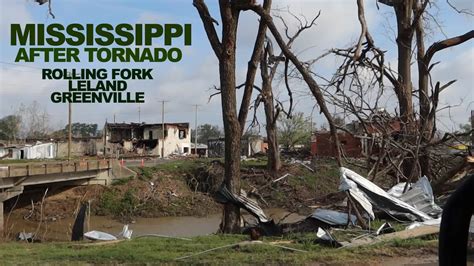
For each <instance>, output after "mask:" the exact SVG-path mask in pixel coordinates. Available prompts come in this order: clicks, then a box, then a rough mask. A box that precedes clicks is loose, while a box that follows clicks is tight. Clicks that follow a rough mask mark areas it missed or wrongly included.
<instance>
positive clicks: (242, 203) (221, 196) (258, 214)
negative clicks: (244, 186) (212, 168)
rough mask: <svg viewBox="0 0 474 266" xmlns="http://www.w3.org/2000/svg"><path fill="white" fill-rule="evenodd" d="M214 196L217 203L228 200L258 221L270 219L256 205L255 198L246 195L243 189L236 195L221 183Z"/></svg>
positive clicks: (268, 220) (263, 221)
mask: <svg viewBox="0 0 474 266" xmlns="http://www.w3.org/2000/svg"><path fill="white" fill-rule="evenodd" d="M215 196H216V197H215V198H216V200H217V202H219V203H227V202H229V201H230V202H232V203H234V204H236V205H237V206H239V207H240V208H243V209H245V210H246V211H248V212H249V213H250V214H251V215H253V216H254V217H255V218H257V219H258V221H259V222H260V223H267V222H270V221H271V219H269V218H267V216H266V215H265V213H264V212H263V210H262V208H260V206H258V203H257V202H256V201H255V200H253V199H251V198H248V197H247V193H245V191H244V190H241V191H240V195H237V194H233V193H231V192H230V191H229V190H228V189H227V188H226V187H225V186H224V185H221V186H220V188H219V190H218V191H217V193H216V195H215Z"/></svg>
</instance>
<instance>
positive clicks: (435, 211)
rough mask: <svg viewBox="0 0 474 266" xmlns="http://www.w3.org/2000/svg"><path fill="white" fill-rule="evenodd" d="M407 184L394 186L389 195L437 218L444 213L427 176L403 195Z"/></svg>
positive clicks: (411, 185)
mask: <svg viewBox="0 0 474 266" xmlns="http://www.w3.org/2000/svg"><path fill="white" fill-rule="evenodd" d="M405 186H406V183H405V182H403V183H399V184H397V185H395V186H393V187H392V188H391V189H390V190H389V191H388V192H387V193H388V194H390V195H392V196H394V197H396V198H398V199H400V200H402V201H403V202H406V203H408V204H410V205H411V206H413V207H415V208H416V209H418V210H420V211H422V212H424V213H426V214H428V215H430V216H431V217H433V218H437V217H439V216H440V215H441V213H442V212H443V209H441V208H440V207H439V206H438V205H437V204H436V203H435V202H434V195H433V189H432V188H431V184H430V181H429V180H428V178H427V177H426V176H422V177H421V178H420V179H418V181H417V182H416V183H415V184H409V186H408V187H409V188H410V189H409V190H407V191H406V192H405V193H403V189H404V188H405Z"/></svg>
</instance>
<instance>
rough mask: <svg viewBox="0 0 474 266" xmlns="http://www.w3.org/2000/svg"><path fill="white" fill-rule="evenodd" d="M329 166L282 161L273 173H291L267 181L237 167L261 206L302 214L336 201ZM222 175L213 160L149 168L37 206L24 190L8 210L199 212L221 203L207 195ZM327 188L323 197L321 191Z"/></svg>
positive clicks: (36, 215) (257, 171) (41, 213)
mask: <svg viewBox="0 0 474 266" xmlns="http://www.w3.org/2000/svg"><path fill="white" fill-rule="evenodd" d="M330 171H334V170H333V169H331V168H330V167H326V166H324V165H321V166H320V167H318V171H317V172H316V173H311V172H309V171H308V170H307V169H305V168H304V167H302V166H300V165H286V166H284V167H283V168H282V169H281V171H280V173H279V174H278V176H280V177H281V176H283V175H284V174H286V173H290V174H291V175H290V176H288V177H286V178H284V179H282V180H280V181H278V182H272V180H273V178H271V177H270V176H268V175H267V174H266V172H265V171H264V169H262V168H261V167H260V168H245V169H243V170H242V189H244V190H245V191H246V192H247V193H248V195H249V196H250V197H253V198H255V199H257V200H258V202H259V203H260V205H261V207H262V208H264V209H265V208H283V209H286V210H288V211H290V212H295V213H300V214H304V215H306V214H309V212H310V211H311V208H310V206H313V207H314V206H324V205H328V204H332V203H334V202H336V201H339V200H342V198H343V195H340V194H339V193H334V192H335V191H337V186H338V183H339V179H338V178H337V177H336V178H335V177H334V173H330ZM223 176H224V168H223V165H222V163H220V162H218V161H215V162H211V163H209V164H206V165H202V164H201V165H200V166H199V167H196V168H193V169H192V170H191V172H187V173H174V172H165V171H163V170H156V169H155V170H154V171H152V174H151V176H150V174H149V173H148V174H147V175H145V174H139V175H138V177H137V178H135V179H132V180H122V182H120V183H121V184H115V185H112V186H109V187H104V186H101V185H91V186H80V187H73V188H70V187H69V188H68V187H66V188H61V189H57V190H56V191H48V196H47V197H46V199H45V201H44V204H43V208H41V198H42V194H43V192H39V193H38V192H36V193H34V194H35V197H34V198H32V200H33V202H34V204H33V205H32V204H31V203H30V202H29V201H30V200H29V197H28V196H27V195H26V194H25V195H24V196H23V198H24V199H23V200H25V198H26V199H27V202H24V203H23V204H18V205H17V206H15V208H14V212H15V214H16V215H21V216H23V217H25V218H26V219H28V220H33V221H38V220H40V218H41V217H43V219H47V220H52V221H54V220H57V219H61V218H65V217H74V216H75V214H76V213H77V210H78V209H79V206H80V204H81V202H88V201H89V202H90V203H91V212H92V213H93V214H97V215H114V216H116V217H117V218H119V219H129V218H131V217H162V216H204V215H207V214H211V213H218V212H220V210H221V205H220V204H218V203H216V202H215V201H214V200H213V198H212V195H213V193H215V192H216V191H217V189H218V188H219V186H220V184H222V181H223ZM331 192H333V193H332V194H330V195H331V197H330V200H328V198H326V197H325V195H327V194H328V193H331ZM127 197H128V198H127ZM11 201H12V202H11V204H10V207H12V205H14V204H13V201H14V200H11ZM129 205H130V206H129ZM132 205H133V206H132ZM7 211H8V209H7Z"/></svg>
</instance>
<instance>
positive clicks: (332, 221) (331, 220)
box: [310, 209, 357, 226]
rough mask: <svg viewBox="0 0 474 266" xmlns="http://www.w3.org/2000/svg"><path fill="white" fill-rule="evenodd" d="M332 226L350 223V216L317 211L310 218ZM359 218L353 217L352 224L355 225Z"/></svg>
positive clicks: (324, 210)
mask: <svg viewBox="0 0 474 266" xmlns="http://www.w3.org/2000/svg"><path fill="white" fill-rule="evenodd" d="M310 217H311V218H313V219H317V220H319V221H321V222H324V223H326V224H328V225H331V226H343V225H346V224H347V222H348V220H347V219H348V214H347V213H343V212H338V211H333V210H327V209H316V210H315V211H314V212H313V214H311V216H310ZM356 221H357V217H355V216H354V215H351V222H352V223H353V224H355V222H356Z"/></svg>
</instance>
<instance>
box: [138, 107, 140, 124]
mask: <svg viewBox="0 0 474 266" xmlns="http://www.w3.org/2000/svg"><path fill="white" fill-rule="evenodd" d="M138 123H140V103H138Z"/></svg>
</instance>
